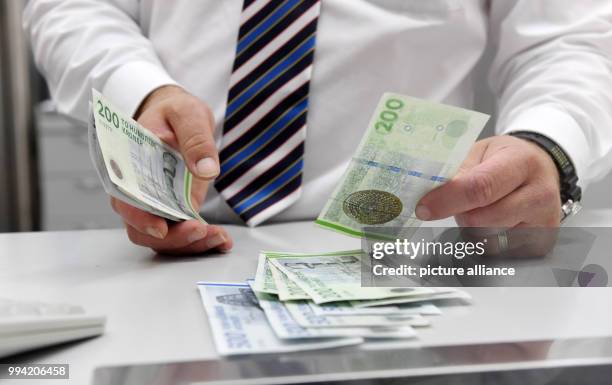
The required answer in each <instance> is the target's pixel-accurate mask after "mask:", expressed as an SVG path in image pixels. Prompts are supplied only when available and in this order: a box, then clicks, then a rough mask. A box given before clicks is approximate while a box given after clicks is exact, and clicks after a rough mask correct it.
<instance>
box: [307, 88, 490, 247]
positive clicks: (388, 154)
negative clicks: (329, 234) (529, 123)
mask: <svg viewBox="0 0 612 385" xmlns="http://www.w3.org/2000/svg"><path fill="white" fill-rule="evenodd" d="M488 118H489V116H488V115H485V114H482V113H479V112H475V111H470V110H466V109H463V108H458V107H452V106H447V105H443V104H437V103H433V102H429V101H426V100H421V99H416V98H412V97H408V96H404V95H399V94H393V93H386V94H384V95H383V96H382V98H381V99H380V102H379V103H378V106H377V107H376V110H375V111H374V115H373V116H372V119H371V121H370V124H369V126H368V129H367V131H366V133H365V135H364V136H363V138H362V140H361V143H360V145H359V148H358V149H357V152H356V154H355V155H354V157H353V158H352V159H351V162H350V164H349V167H348V169H347V170H346V172H345V174H344V176H343V178H342V181H341V182H340V184H339V185H338V186H337V188H336V189H335V191H334V192H333V194H332V196H331V197H330V198H329V200H328V201H327V203H326V205H325V207H324V208H323V210H322V211H321V213H320V215H319V217H318V218H317V220H316V223H317V224H319V225H321V226H323V227H326V228H329V229H333V230H336V231H340V232H342V233H345V234H349V235H352V236H358V237H361V236H364V235H368V236H370V235H371V236H382V237H390V236H391V237H392V236H394V235H397V234H390V233H389V232H388V231H384V229H389V228H402V227H403V228H408V227H411V228H416V227H418V226H419V224H420V222H419V220H418V219H417V218H416V217H415V215H414V209H415V206H416V203H417V202H418V201H419V199H420V198H421V197H422V196H423V195H424V194H425V193H427V192H428V191H430V190H431V189H433V188H434V187H436V186H438V185H440V184H442V183H444V182H446V181H447V180H449V179H450V178H452V177H453V175H454V174H455V173H456V171H457V170H458V168H459V166H460V165H461V162H462V161H463V160H464V159H465V157H466V156H467V153H468V151H469V150H470V148H471V146H472V145H473V144H474V142H475V140H476V138H477V137H478V135H479V134H480V132H481V130H482V129H483V127H484V125H485V124H486V122H487V120H488ZM366 229H367V230H366ZM365 232H367V234H365ZM408 235H409V234H408Z"/></svg>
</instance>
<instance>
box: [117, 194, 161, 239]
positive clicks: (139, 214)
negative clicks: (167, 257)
mask: <svg viewBox="0 0 612 385" xmlns="http://www.w3.org/2000/svg"><path fill="white" fill-rule="evenodd" d="M111 207H112V208H113V210H114V211H115V212H116V213H117V214H119V215H120V216H121V217H122V218H123V221H124V222H125V223H127V224H128V225H129V226H131V227H133V228H134V229H135V230H136V231H138V232H140V233H142V234H147V235H148V236H150V237H153V238H156V239H163V238H164V237H165V236H166V234H168V223H166V220H165V219H164V218H161V217H158V216H157V215H153V214H151V213H148V212H146V211H142V210H140V209H139V208H136V207H134V206H131V205H129V204H127V203H125V202H122V201H120V200H119V199H116V198H111Z"/></svg>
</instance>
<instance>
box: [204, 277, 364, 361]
mask: <svg viewBox="0 0 612 385" xmlns="http://www.w3.org/2000/svg"><path fill="white" fill-rule="evenodd" d="M198 289H199V291H200V295H201V296H202V302H203V304H204V308H205V310H206V313H207V315H208V320H209V323H210V327H211V332H212V336H213V339H214V341H215V345H216V347H217V351H218V352H219V354H221V355H226V356H227V355H238V354H256V353H283V352H294V351H301V350H314V349H325V348H334V347H340V346H348V345H356V344H359V343H361V342H362V341H363V340H362V339H361V338H355V337H351V338H320V339H309V338H300V339H287V340H284V339H280V338H278V337H277V336H276V334H275V333H274V331H273V329H272V328H271V327H270V325H269V323H268V320H267V318H266V315H265V313H264V311H263V310H262V309H261V307H260V306H259V303H258V300H257V297H256V296H255V293H254V292H253V291H252V290H251V288H250V287H249V285H247V284H246V283H244V284H240V283H212V282H199V283H198Z"/></svg>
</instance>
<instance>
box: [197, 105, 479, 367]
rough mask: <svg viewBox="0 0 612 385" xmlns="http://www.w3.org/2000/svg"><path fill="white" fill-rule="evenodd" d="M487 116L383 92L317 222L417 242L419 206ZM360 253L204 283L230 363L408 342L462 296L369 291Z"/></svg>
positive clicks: (274, 257)
mask: <svg viewBox="0 0 612 385" xmlns="http://www.w3.org/2000/svg"><path fill="white" fill-rule="evenodd" d="M487 119H488V116H487V115H484V114H481V113H478V112H474V111H469V110H465V109H461V108H457V107H451V106H445V105H441V104H436V103H432V102H428V101H424V100H420V99H415V98H411V97H407V96H403V95H398V94H391V93H388V94H384V95H383V97H382V98H381V100H380V102H379V104H378V107H377V108H376V110H375V112H374V116H373V117H372V120H371V122H370V125H369V127H368V129H367V131H366V133H365V135H364V137H363V139H362V141H361V144H360V145H359V148H358V149H357V152H356V154H355V155H354V157H353V158H352V159H351V162H350V165H349V167H348V169H347V170H346V172H345V174H344V176H343V179H342V181H341V182H340V184H339V185H338V187H337V188H336V190H335V191H334V193H333V195H332V196H331V198H330V199H329V200H328V202H327V204H326V205H325V207H324V208H323V211H322V212H321V214H320V215H319V217H318V219H317V220H316V222H317V223H318V224H319V225H321V226H323V227H325V228H328V229H332V230H336V231H339V232H341V233H344V234H348V235H352V236H375V237H381V236H382V237H386V238H388V237H393V236H398V235H401V236H410V234H407V233H405V232H404V233H401V234H400V233H395V232H390V231H388V230H390V229H391V230H392V231H395V230H393V229H401V228H404V229H407V228H412V229H414V228H416V227H417V226H418V225H419V224H420V223H419V221H418V220H417V219H416V217H415V216H414V210H415V206H416V204H417V202H418V201H419V199H420V198H421V197H422V196H423V195H424V194H425V193H427V192H428V191H430V190H431V189H433V188H434V187H436V186H438V185H439V184H441V183H444V182H445V181H447V180H448V179H450V178H451V177H452V176H453V175H454V174H455V172H456V171H457V169H458V168H459V166H460V164H461V162H462V161H463V159H464V158H465V157H466V155H467V153H468V151H469V149H470V147H471V146H472V145H473V143H474V141H475V140H476V138H477V136H478V134H479V133H480V131H481V130H482V128H483V127H484V125H485V123H486V121H487ZM362 258H367V256H365V255H364V254H363V253H362V251H361V250H349V251H339V252H331V253H316V254H298V253H279V252H261V253H260V254H259V260H258V264H257V272H256V274H255V280H254V281H251V282H248V285H247V284H245V283H238V284H232V283H205V282H201V283H199V285H198V286H199V289H200V292H201V295H202V298H203V301H204V306H205V308H206V312H207V314H208V317H209V320H210V325H211V328H212V334H213V336H214V339H215V342H216V345H217V348H218V350H219V353H220V354H222V355H234V354H255V353H279V352H289V351H297V350H306V349H320V348H331V347H338V346H346V345H354V344H360V343H362V342H364V341H366V340H368V339H383V338H387V339H406V338H414V337H416V336H417V331H416V330H417V328H419V327H427V326H430V320H429V318H428V316H432V315H440V314H442V310H441V308H443V306H444V304H445V301H447V300H456V299H460V300H465V299H469V295H468V294H467V293H466V292H464V291H461V290H459V289H455V288H432V287H397V288H393V287H362V286H361V259H362Z"/></svg>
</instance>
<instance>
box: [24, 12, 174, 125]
mask: <svg viewBox="0 0 612 385" xmlns="http://www.w3.org/2000/svg"><path fill="white" fill-rule="evenodd" d="M139 6H140V1H138V0H107V1H99V0H70V1H65V0H30V1H29V2H28V5H27V7H26V9H25V10H24V20H23V23H24V29H25V31H26V33H27V34H28V35H29V38H30V41H31V44H32V50H33V55H34V61H35V63H36V65H37V67H38V68H39V70H40V71H41V73H42V74H43V75H44V77H45V79H46V80H47V84H48V86H49V90H50V93H51V96H52V98H53V100H54V101H55V103H56V105H57V108H58V110H59V112H61V113H64V114H68V115H70V116H72V117H74V118H76V119H79V120H82V121H86V120H87V112H88V104H89V100H90V99H91V89H92V88H96V89H98V90H99V91H101V92H102V93H103V94H104V95H105V96H106V97H108V98H109V99H111V100H113V102H114V103H115V104H116V105H117V106H118V107H119V108H121V109H122V110H123V111H124V112H125V113H128V114H131V115H133V114H134V113H135V112H136V109H137V108H138V106H139V105H140V103H141V101H142V100H143V99H144V98H145V97H146V96H147V95H148V94H149V93H150V92H151V91H153V90H154V89H156V88H158V87H160V86H162V85H167V84H175V83H176V82H175V81H174V80H173V79H172V77H171V76H170V75H169V74H168V73H167V72H166V70H165V69H164V67H163V65H162V63H161V62H160V60H159V58H158V56H157V55H156V53H155V50H154V48H153V45H152V44H151V42H150V41H149V40H148V39H147V38H146V37H145V36H144V35H143V33H142V31H141V28H140V26H139V24H138V14H139V12H138V11H139V8H138V7H139Z"/></svg>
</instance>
